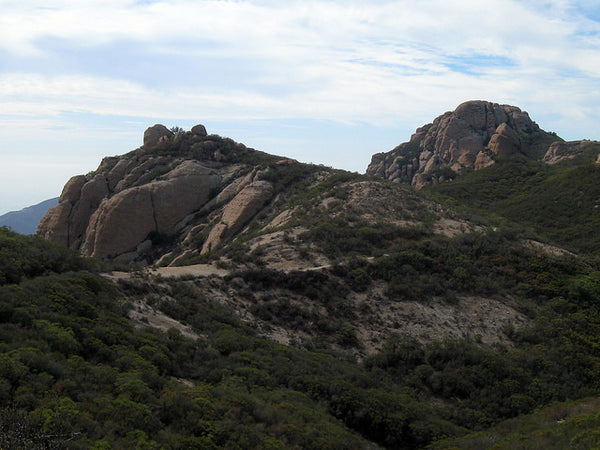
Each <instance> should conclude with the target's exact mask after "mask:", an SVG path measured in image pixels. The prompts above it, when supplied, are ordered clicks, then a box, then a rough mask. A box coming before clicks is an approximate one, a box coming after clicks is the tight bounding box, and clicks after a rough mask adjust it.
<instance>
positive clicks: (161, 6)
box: [0, 0, 600, 214]
mask: <svg viewBox="0 0 600 450" xmlns="http://www.w3.org/2000/svg"><path fill="white" fill-rule="evenodd" d="M0 11H1V12H0V192H1V193H2V194H1V195H0V214H3V213H5V212H7V211H13V210H19V209H21V208H23V207H26V206H30V205H33V204H36V203H39V202H41V201H43V200H46V199H48V198H52V197H56V196H59V195H60V193H61V190H62V188H63V186H64V184H65V183H66V182H67V181H68V179H69V178H70V177H71V176H74V175H78V174H85V173H88V172H91V171H93V170H95V169H96V168H97V167H98V165H99V163H100V161H101V159H102V158H103V157H104V156H112V155H119V154H124V153H127V152H129V151H131V150H134V149H135V148H137V147H139V146H140V145H141V144H142V137H143V132H144V130H145V129H146V128H148V127H149V126H152V125H154V124H156V123H162V124H164V125H166V126H167V127H172V126H179V127H182V128H184V129H186V130H189V129H190V128H191V127H192V126H193V125H195V124H199V123H201V124H204V125H205V126H206V128H207V130H208V132H209V133H211V134H219V135H221V136H224V137H229V138H231V139H233V140H235V141H237V142H242V143H244V144H245V145H246V146H248V147H253V148H256V149H258V150H262V151H266V152H269V153H273V154H277V155H282V156H288V157H292V158H295V159H298V160H299V161H304V162H312V163H316V164H324V165H326V166H332V167H336V168H341V169H347V170H351V171H355V172H360V173H364V171H365V170H366V167H367V165H368V164H369V162H370V160H371V156H372V155H373V154H374V153H378V152H385V151H389V150H391V149H392V148H394V147H395V146H396V145H398V144H400V143H402V142H405V141H408V140H409V139H410V136H411V134H412V133H413V132H414V131H415V129H416V128H418V127H420V126H422V125H424V124H426V123H430V122H432V121H433V119H434V118H435V117H437V116H439V115H440V114H443V113H444V112H446V111H450V110H454V109H455V108H456V107H457V106H458V105H459V104H460V103H462V102H464V101H467V100H474V99H479V100H488V101H492V102H497V103H501V104H510V105H514V106H518V107H519V108H521V109H523V110H525V111H527V112H528V113H529V115H530V116H531V118H532V119H533V120H534V121H535V122H537V123H538V124H539V125H540V127H541V128H543V129H544V130H546V131H554V132H556V133H557V134H558V135H559V136H561V137H562V138H563V139H566V140H576V139H596V140H600V2H598V1H597V0H582V1H571V0H547V1H546V0H490V1H485V2H483V1H481V0H419V1H413V0H398V1H385V0H381V1H365V0H362V1H353V0H345V1H338V0H302V1H296V0H285V1H282V0H278V1H271V0H248V1H242V0H239V1H233V0H232V1H217V0H212V1H201V0H194V1H192V0H156V1H153V0H147V1H143V0H77V1H72V0H57V1H53V0H44V1H38V0H27V1H23V0H0Z"/></svg>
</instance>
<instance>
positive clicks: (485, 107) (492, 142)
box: [367, 100, 547, 189]
mask: <svg viewBox="0 0 600 450" xmlns="http://www.w3.org/2000/svg"><path fill="white" fill-rule="evenodd" d="M537 135H541V136H546V135H547V133H545V132H544V131H543V130H541V129H540V128H539V126H538V125H537V124H536V123H535V122H533V121H532V120H531V119H530V117H529V115H528V114H527V112H525V111H521V110H520V109H519V108H517V107H516V106H509V105H499V104H497V103H490V102H486V101H479V100H474V101H468V102H465V103H463V104H461V105H459V106H458V107H457V108H456V110H454V111H452V112H446V113H445V114H443V115H441V116H439V117H438V118H436V119H435V120H434V121H433V123H431V124H427V125H425V126H423V127H421V128H418V129H417V130H416V132H415V133H414V134H413V135H412V136H411V138H410V141H409V142H406V143H404V144H400V145H399V146H398V147H396V148H395V149H393V150H392V151H390V152H387V153H378V154H375V155H373V157H372V160H371V163H370V164H369V167H368V168H367V174H368V175H374V176H378V177H382V178H386V179H390V180H393V181H397V182H407V183H411V184H413V185H414V186H415V187H416V188H417V189H420V188H422V187H424V186H427V185H429V184H436V183H440V182H443V181H445V180H447V179H449V178H453V177H454V176H456V175H457V174H461V173H463V172H464V171H465V170H469V169H475V170H477V169H480V168H483V167H487V166H489V165H491V164H494V161H495V159H496V158H498V157H505V156H507V155H510V154H513V153H517V152H520V153H523V154H527V153H528V152H529V151H530V144H529V142H531V141H533V140H534V139H533V138H534V137H536V136H537Z"/></svg>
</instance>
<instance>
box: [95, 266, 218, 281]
mask: <svg viewBox="0 0 600 450" xmlns="http://www.w3.org/2000/svg"><path fill="white" fill-rule="evenodd" d="M142 274H144V275H146V274H147V275H160V276H161V277H164V278H176V277H184V276H194V277H208V276H210V275H217V276H219V277H224V276H225V275H228V274H229V271H228V270H225V269H219V268H218V267H215V266H213V265H212V264H194V265H192V266H180V267H159V268H157V269H148V270H144V271H143V272H142ZM105 276H106V277H107V278H110V279H112V280H120V279H127V278H131V277H134V278H135V277H136V276H137V274H136V273H135V272H112V273H109V274H106V275H105Z"/></svg>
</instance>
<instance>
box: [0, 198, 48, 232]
mask: <svg viewBox="0 0 600 450" xmlns="http://www.w3.org/2000/svg"><path fill="white" fill-rule="evenodd" d="M57 204H58V197H56V198H51V199H50V200H45V201H43V202H41V203H38V204H37V205H33V206H28V207H27V208H23V209H22V210H20V211H11V212H8V213H6V214H3V215H1V216H0V226H2V227H9V228H11V229H12V230H13V231H16V232H17V233H20V234H35V232H36V230H37V226H38V224H39V223H40V220H41V219H42V217H44V216H45V215H46V213H47V212H48V210H49V209H50V208H52V207H53V206H56V205H57Z"/></svg>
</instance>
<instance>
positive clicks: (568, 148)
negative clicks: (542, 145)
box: [543, 140, 600, 164]
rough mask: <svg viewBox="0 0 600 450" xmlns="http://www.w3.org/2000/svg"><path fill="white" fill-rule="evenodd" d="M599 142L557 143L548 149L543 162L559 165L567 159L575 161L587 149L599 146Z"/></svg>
mask: <svg viewBox="0 0 600 450" xmlns="http://www.w3.org/2000/svg"><path fill="white" fill-rule="evenodd" d="M598 145H600V142H598V141H588V140H582V141H570V142H563V141H557V142H554V143H552V145H550V147H548V151H547V152H546V154H545V155H544V158H543V161H544V162H545V163H547V164H557V163H559V162H561V161H565V160H567V159H573V158H575V157H576V156H578V155H580V154H581V153H582V152H583V151H584V150H585V149H586V148H590V147H592V146H598Z"/></svg>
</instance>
